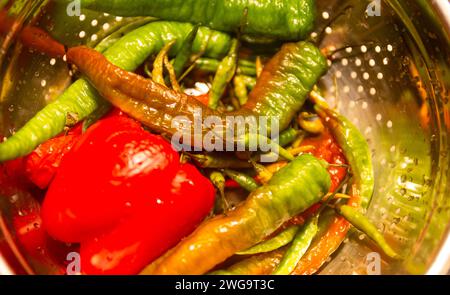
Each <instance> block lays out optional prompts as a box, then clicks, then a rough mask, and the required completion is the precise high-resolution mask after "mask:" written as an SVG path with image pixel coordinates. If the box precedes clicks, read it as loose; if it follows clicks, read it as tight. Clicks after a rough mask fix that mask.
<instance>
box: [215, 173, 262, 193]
mask: <svg viewBox="0 0 450 295" xmlns="http://www.w3.org/2000/svg"><path fill="white" fill-rule="evenodd" d="M223 172H224V173H225V175H226V176H228V177H229V178H231V179H232V180H234V181H236V182H237V183H238V184H239V185H240V186H241V187H242V188H244V189H245V190H247V191H249V192H253V191H254V190H256V189H257V188H258V187H259V184H258V183H257V182H256V181H255V180H254V179H253V178H252V177H250V176H248V175H246V174H244V173H240V172H237V171H233V170H229V169H225V170H224V171H223Z"/></svg>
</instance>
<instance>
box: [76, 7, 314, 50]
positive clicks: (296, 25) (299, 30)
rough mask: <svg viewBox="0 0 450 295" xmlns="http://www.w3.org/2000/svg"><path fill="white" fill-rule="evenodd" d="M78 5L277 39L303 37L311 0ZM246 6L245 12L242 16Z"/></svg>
mask: <svg viewBox="0 0 450 295" xmlns="http://www.w3.org/2000/svg"><path fill="white" fill-rule="evenodd" d="M81 7H83V8H88V9H92V10H97V11H102V12H108V13H112V14H115V15H121V16H142V15H146V16H153V17H157V18H160V19H164V20H173V21H182V22H190V23H194V24H202V25H204V26H208V27H210V28H213V29H215V30H219V31H225V32H232V33H235V32H237V31H238V30H239V29H240V28H241V24H242V22H243V19H245V20H246V24H245V26H244V27H243V33H244V34H248V35H251V36H264V37H270V38H274V39H279V40H294V41H298V40H302V39H304V38H305V37H307V35H308V33H309V32H310V31H311V30H312V29H313V26H314V19H315V15H316V11H315V10H316V7H315V1H314V0H278V1H273V0H258V1H255V0H151V1H148V0H136V1H127V0H110V1H102V0H81ZM245 9H248V15H247V16H246V17H245V16H244V11H245Z"/></svg>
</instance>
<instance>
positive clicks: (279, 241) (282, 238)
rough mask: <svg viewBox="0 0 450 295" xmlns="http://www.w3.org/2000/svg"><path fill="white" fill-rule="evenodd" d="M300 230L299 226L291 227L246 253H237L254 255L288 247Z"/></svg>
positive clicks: (239, 253)
mask: <svg viewBox="0 0 450 295" xmlns="http://www.w3.org/2000/svg"><path fill="white" fill-rule="evenodd" d="M299 229H300V226H299V225H291V226H289V227H288V228H286V229H285V230H283V231H282V232H280V233H279V234H278V235H276V236H275V237H273V238H271V239H269V240H267V241H264V242H261V243H259V244H257V245H255V246H253V247H251V248H249V249H247V250H245V251H240V252H237V253H236V254H238V255H253V254H259V253H266V252H271V251H273V250H276V249H279V248H281V247H283V246H286V245H287V244H289V243H290V242H292V240H293V239H294V238H295V237H296V235H297V233H298V230H299Z"/></svg>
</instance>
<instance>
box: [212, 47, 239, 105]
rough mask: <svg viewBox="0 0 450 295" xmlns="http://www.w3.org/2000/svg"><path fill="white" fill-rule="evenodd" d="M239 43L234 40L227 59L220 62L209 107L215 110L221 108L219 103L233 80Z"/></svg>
mask: <svg viewBox="0 0 450 295" xmlns="http://www.w3.org/2000/svg"><path fill="white" fill-rule="evenodd" d="M238 52H239V41H238V40H236V39H234V40H233V41H232V43H231V48H230V51H229V53H228V55H227V56H226V57H224V59H223V60H222V61H221V62H220V65H219V68H218V69H217V72H216V75H215V76H214V81H213V83H212V86H211V92H210V94H209V95H210V96H209V103H208V106H209V107H210V108H211V109H213V110H215V109H217V107H218V106H219V101H220V98H221V97H222V95H223V94H224V92H225V90H226V88H227V85H228V83H230V81H231V79H233V77H234V75H235V73H236V68H237V61H238Z"/></svg>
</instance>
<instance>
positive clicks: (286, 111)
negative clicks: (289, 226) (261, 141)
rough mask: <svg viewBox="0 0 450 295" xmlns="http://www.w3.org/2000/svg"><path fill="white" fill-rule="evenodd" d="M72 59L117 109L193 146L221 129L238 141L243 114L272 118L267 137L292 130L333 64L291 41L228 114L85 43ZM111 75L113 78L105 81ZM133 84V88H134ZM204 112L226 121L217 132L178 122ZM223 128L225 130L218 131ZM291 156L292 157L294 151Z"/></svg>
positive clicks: (223, 135)
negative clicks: (243, 100) (236, 131)
mask: <svg viewBox="0 0 450 295" xmlns="http://www.w3.org/2000/svg"><path fill="white" fill-rule="evenodd" d="M67 59H68V61H69V62H71V63H74V64H75V65H76V66H77V67H78V68H79V69H80V71H81V72H83V74H84V75H85V76H86V77H87V78H88V79H89V81H90V82H91V84H92V85H95V87H96V88H97V90H99V92H100V93H101V95H102V96H103V97H104V98H106V99H107V100H108V101H110V102H111V103H113V104H114V105H115V106H116V107H118V108H120V109H121V110H122V111H124V112H126V113H127V114H128V115H130V116H132V117H134V118H135V119H137V120H139V121H141V123H143V124H144V125H146V126H147V127H149V128H150V129H151V130H153V131H156V132H164V133H166V134H167V135H169V136H170V135H176V136H177V137H179V138H180V137H184V138H185V137H186V136H189V137H191V139H193V140H191V145H195V144H196V143H197V141H196V140H195V138H196V136H201V135H203V136H208V135H210V134H209V133H210V131H214V132H215V134H216V135H215V136H216V138H217V137H219V138H226V139H227V142H226V144H229V143H237V142H232V140H237V139H236V138H235V139H230V140H228V136H227V135H226V134H227V132H228V131H229V130H233V129H234V127H233V126H231V125H230V124H233V125H234V124H235V122H231V121H230V120H227V118H228V117H229V116H235V117H236V116H239V117H240V118H243V119H244V120H247V119H249V120H252V121H253V122H254V120H255V119H256V120H257V119H258V117H259V116H266V117H267V119H268V120H267V121H268V122H267V125H266V126H267V128H264V129H262V130H265V134H261V135H262V136H267V134H268V133H269V132H270V131H271V130H270V128H271V126H273V125H275V124H276V125H278V127H279V129H280V130H284V129H286V128H287V127H288V126H289V124H290V122H291V120H292V119H293V118H294V116H295V114H296V113H297V112H298V111H299V109H300V108H301V107H302V106H303V104H304V102H305V99H306V96H307V95H308V94H309V92H310V89H311V88H312V87H313V86H314V84H315V83H316V82H317V79H319V78H320V77H321V75H322V74H323V73H324V71H325V69H326V67H327V65H326V61H325V58H324V57H323V55H322V54H321V53H320V51H319V50H318V49H317V48H316V47H315V46H314V45H312V44H310V43H306V42H300V43H297V44H286V45H284V46H283V47H282V49H281V50H280V52H278V53H277V54H276V55H275V56H274V57H273V58H272V59H271V60H270V61H269V62H268V63H267V65H266V66H265V68H264V71H263V73H262V74H261V77H260V80H259V81H258V83H257V85H256V86H255V88H254V89H253V90H252V92H251V93H250V95H249V100H248V102H247V104H245V105H244V106H242V108H241V109H239V110H237V111H233V112H229V113H227V114H223V113H221V112H217V111H214V110H211V109H209V108H207V107H205V106H204V105H203V104H202V103H201V102H199V100H198V99H197V98H195V97H192V96H188V95H186V94H184V93H178V92H175V91H171V90H169V89H167V88H165V87H162V86H161V85H159V84H157V83H155V82H154V81H152V80H150V79H144V78H143V77H141V76H139V75H137V74H135V73H131V72H127V71H125V70H122V69H120V68H118V67H116V66H114V65H112V64H111V63H109V62H108V61H107V60H106V59H105V57H103V56H102V54H100V53H98V52H96V51H93V50H92V49H89V48H86V47H83V46H81V47H75V48H70V49H69V50H68V51H67ZM99 73H102V74H99ZM105 75H106V76H108V77H109V79H104V76H105ZM286 81H289V83H286ZM131 83H132V85H133V87H129V84H131ZM127 86H128V87H127ZM199 110H201V113H202V115H203V116H204V117H208V116H214V117H215V118H218V119H219V120H220V121H221V122H220V123H215V124H214V125H215V128H214V130H211V127H210V126H207V125H204V126H202V128H201V134H198V133H196V132H195V131H196V130H194V128H193V127H194V126H193V125H194V124H188V125H187V126H185V125H184V124H182V125H180V124H173V123H174V122H173V118H174V117H179V116H183V118H187V119H188V120H191V122H193V120H194V117H195V114H196V113H197V112H198V111H199ZM277 123H278V124H277ZM202 124H205V121H203V122H202ZM181 126H183V127H182V128H180V127H181ZM221 127H222V128H221ZM217 129H219V130H220V131H219V132H220V133H217V132H216V131H217ZM259 132H261V131H259ZM186 142H187V141H186ZM199 144H201V143H199ZM198 147H199V148H203V146H198ZM260 147H261V146H260ZM286 156H287V157H288V158H289V155H287V154H286ZM291 157H292V156H291Z"/></svg>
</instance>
